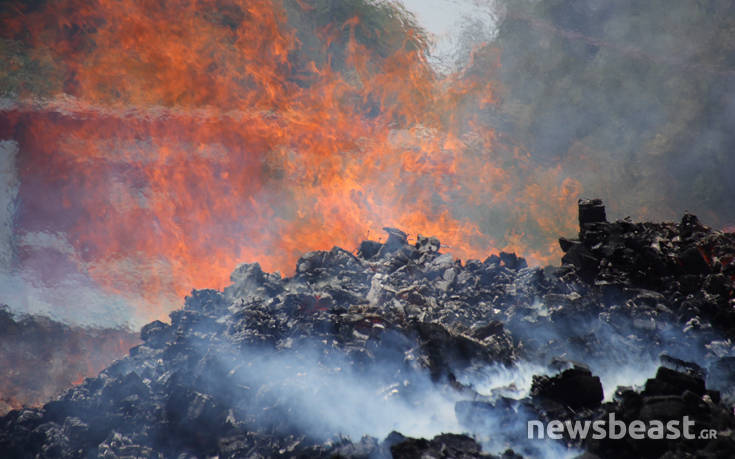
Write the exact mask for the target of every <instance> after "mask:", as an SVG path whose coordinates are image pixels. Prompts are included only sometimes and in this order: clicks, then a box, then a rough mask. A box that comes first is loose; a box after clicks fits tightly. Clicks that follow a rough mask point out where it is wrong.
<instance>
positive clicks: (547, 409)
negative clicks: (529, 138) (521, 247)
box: [0, 200, 735, 458]
mask: <svg viewBox="0 0 735 459" xmlns="http://www.w3.org/2000/svg"><path fill="white" fill-rule="evenodd" d="M579 206H580V207H579V210H580V212H579V223H580V233H579V237H578V238H576V239H565V238H562V239H560V241H559V242H560V244H561V247H562V250H563V251H564V252H565V255H564V257H563V259H562V265H561V266H560V267H547V268H545V269H541V268H534V267H528V266H527V264H526V262H525V261H524V260H523V259H522V258H519V257H517V256H516V255H514V254H509V253H500V254H499V256H490V257H489V258H487V259H486V260H484V261H476V260H469V261H466V262H464V263H463V262H461V261H459V260H455V259H453V258H452V256H451V255H449V254H442V253H441V251H440V247H441V246H440V242H439V241H438V240H437V239H435V238H431V237H422V236H419V237H418V238H417V241H416V243H415V244H409V243H408V241H407V237H406V234H404V233H403V232H401V231H400V230H397V229H392V228H386V231H387V232H388V237H387V240H386V241H385V242H384V243H379V242H374V241H365V242H363V243H362V244H361V245H360V247H359V250H357V252H356V254H353V253H351V252H348V251H345V250H343V249H340V248H334V249H332V250H330V251H328V252H311V253H307V254H306V255H304V256H303V257H302V258H301V259H300V260H299V262H298V265H297V267H296V273H295V275H294V276H293V277H290V278H282V277H281V276H280V275H278V274H269V273H264V272H263V271H262V270H261V269H260V267H259V265H258V264H245V265H241V266H239V267H238V268H237V269H236V270H235V272H234V273H233V274H232V285H231V286H230V287H228V288H226V289H224V291H222V292H219V291H214V290H199V291H193V292H192V293H191V295H190V296H189V297H187V299H186V303H185V305H184V307H183V309H181V310H177V311H174V312H172V313H171V324H170V325H169V324H165V323H163V322H160V321H156V322H152V323H150V324H148V325H146V326H144V327H143V328H142V330H141V339H142V340H143V344H141V345H139V346H136V347H134V348H132V349H131V350H130V354H129V355H128V356H127V357H125V358H123V359H121V360H119V361H117V362H115V363H114V364H112V365H111V366H109V367H108V368H107V369H105V370H104V371H102V372H101V373H100V374H99V376H98V377H96V378H88V379H86V380H85V381H84V382H83V383H82V384H80V385H77V386H75V387H73V388H71V389H69V390H68V391H67V392H66V393H65V394H64V395H62V396H61V397H59V398H58V399H57V400H54V401H51V402H49V403H46V404H45V405H44V406H43V407H42V408H26V409H21V410H15V411H12V412H10V413H8V414H7V415H6V416H5V417H3V418H2V419H1V420H0V451H2V452H3V457H9V458H10V457H43V458H45V457H74V458H87V457H102V458H123V457H126V458H132V457H160V458H163V457H165V458H168V457H175V458H194V457H201V458H204V457H220V458H235V457H253V458H256V457H315V456H316V457H364V458H368V457H371V458H372V457H376V458H377V457H391V456H392V457H397V458H411V457H504V458H516V457H565V456H566V457H576V456H581V455H584V457H586V458H595V457H600V458H624V457H666V458H678V457H723V458H724V457H735V434H733V429H734V428H735V415H734V414H733V403H734V402H735V345H734V344H733V342H732V340H733V338H734V337H735V293H734V289H735V234H728V233H722V232H717V231H713V230H711V229H710V228H708V227H705V226H703V225H702V224H700V222H699V221H698V220H697V218H696V217H695V216H693V215H689V214H687V215H685V216H684V217H683V218H682V220H681V222H680V223H661V224H655V223H633V222H630V221H627V220H623V221H617V222H614V223H609V222H607V221H606V217H605V210H604V207H603V206H602V203H601V202H600V201H599V200H590V201H580V203H579ZM610 416H615V417H616V418H617V419H619V420H621V421H624V422H631V421H633V420H642V421H644V422H648V421H652V420H658V421H662V422H667V421H670V420H680V419H682V418H684V417H685V416H687V417H688V418H689V419H691V420H692V421H693V423H694V428H693V430H692V431H693V432H695V433H699V432H710V433H712V434H713V435H705V436H702V437H700V436H699V435H698V436H697V438H695V439H687V438H678V439H672V438H663V439H657V438H647V439H644V440H640V439H633V438H631V437H630V436H624V437H623V438H615V439H614V438H606V439H598V438H592V437H591V436H587V437H584V438H583V437H582V436H579V435H574V434H573V433H570V432H568V431H565V432H564V434H563V438H562V439H559V440H551V439H549V438H548V437H547V438H544V439H540V438H533V439H529V436H528V428H527V427H528V421H533V420H538V421H541V422H543V423H549V422H552V421H554V420H558V421H595V420H600V419H608V418H609V417H610ZM705 437H707V438H705Z"/></svg>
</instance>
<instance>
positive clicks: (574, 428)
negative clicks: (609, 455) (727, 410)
mask: <svg viewBox="0 0 735 459" xmlns="http://www.w3.org/2000/svg"><path fill="white" fill-rule="evenodd" d="M527 429H528V438H529V439H530V440H533V439H543V438H550V439H552V440H561V439H562V438H564V433H565V432H566V434H567V438H570V439H572V440H584V439H586V438H587V437H590V436H591V437H592V438H593V439H594V440H602V439H611V440H620V439H622V438H623V437H625V436H626V435H627V436H628V437H630V438H632V439H633V440H643V439H652V440H664V439H666V440H677V439H680V438H684V439H685V440H696V439H702V440H708V439H713V438H717V431H716V430H713V429H701V430H700V431H699V432H696V433H695V432H694V421H692V420H691V419H689V416H684V418H683V419H682V420H671V421H668V422H665V423H664V422H663V421H658V420H651V421H647V422H644V421H641V420H635V421H631V422H630V423H626V422H623V421H620V420H618V419H615V413H610V416H609V417H608V418H607V419H598V420H596V421H589V420H588V421H564V422H562V421H559V420H554V421H550V422H549V423H547V424H545V425H544V423H543V422H541V421H538V420H531V421H528V424H527Z"/></svg>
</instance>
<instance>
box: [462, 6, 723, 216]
mask: <svg viewBox="0 0 735 459" xmlns="http://www.w3.org/2000/svg"><path fill="white" fill-rule="evenodd" d="M489 3H490V2H488V3H487V4H489ZM494 8H495V11H496V12H497V17H498V22H497V28H496V33H495V35H494V37H492V39H491V40H490V41H488V42H487V45H486V46H485V47H484V48H483V49H482V50H481V51H480V54H484V55H490V54H492V53H500V58H499V60H500V66H499V67H492V68H489V67H487V66H483V65H482V63H481V62H479V63H478V61H477V59H476V60H475V61H476V62H475V64H474V65H476V66H479V69H478V70H480V71H488V72H489V71H492V72H494V73H493V74H494V75H496V76H497V78H498V83H499V87H498V100H499V102H498V104H497V105H496V109H497V110H496V111H495V112H494V113H493V116H496V117H498V118H499V119H500V120H501V124H498V125H497V129H498V130H499V131H500V132H501V133H502V134H503V135H505V136H507V137H508V138H510V139H512V140H513V141H514V142H516V143H517V144H518V145H520V146H522V148H524V149H526V150H527V151H528V152H529V154H530V155H531V157H532V158H533V160H534V161H535V162H537V163H539V164H545V165H547V166H548V167H556V166H558V167H560V168H561V170H562V171H563V174H565V175H566V176H568V177H573V178H575V179H576V180H578V181H579V182H580V183H581V187H582V189H583V192H584V194H585V195H587V196H593V195H594V196H599V197H601V198H603V199H605V200H606V201H607V202H609V203H610V204H611V210H612V211H613V213H614V214H616V215H620V216H621V217H622V216H625V215H630V216H632V217H633V218H641V217H645V218H647V219H661V220H666V219H674V218H677V217H678V215H680V214H681V212H682V211H683V210H685V209H688V210H690V211H693V212H696V213H697V214H699V215H700V216H701V217H703V218H704V220H705V221H706V222H708V223H709V224H711V225H713V226H715V227H724V226H727V225H728V224H730V225H731V224H732V222H733V221H735V207H733V206H732V202H731V198H730V197H731V196H732V195H733V194H734V193H735V185H734V184H735V181H733V180H732V171H733V170H735V159H734V158H735V157H734V156H733V155H732V154H730V152H731V151H732V149H733V145H735V135H734V134H733V132H732V129H731V128H730V127H731V126H732V125H733V122H734V121H735V118H734V115H735V112H734V111H733V107H734V106H735V105H734V104H735V99H734V98H733V94H734V93H735V92H734V91H733V89H735V88H734V86H733V85H735V62H733V61H732V56H733V45H732V43H733V40H732V36H733V35H732V30H733V29H732V21H733V19H732V18H733V4H732V2H729V1H719V0H710V1H704V2H691V1H687V0H675V1H663V0H662V1H651V2H644V3H641V2H637V1H635V0H626V1H620V2H603V1H589V2H575V1H572V0H555V1H549V2H538V1H526V0H521V1H498V2H494ZM465 43H466V44H468V45H469V44H470V43H471V42H470V39H469V37H468V38H467V40H466V41H465Z"/></svg>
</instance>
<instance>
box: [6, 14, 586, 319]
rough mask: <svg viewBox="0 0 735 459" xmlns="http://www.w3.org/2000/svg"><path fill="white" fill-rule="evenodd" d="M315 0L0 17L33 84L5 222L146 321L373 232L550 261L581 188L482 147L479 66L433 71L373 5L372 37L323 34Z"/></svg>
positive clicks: (483, 96) (489, 94)
mask: <svg viewBox="0 0 735 459" xmlns="http://www.w3.org/2000/svg"><path fill="white" fill-rule="evenodd" d="M325 3H328V2H323V1H318V0H295V1H285V2H278V1H273V0H185V1H181V0H176V1H174V0H156V1H152V0H143V1H135V2H133V1H125V0H84V1H82V0H56V1H48V2H46V3H44V4H43V5H42V6H40V7H38V8H36V9H35V10H33V11H30V10H23V9H18V10H16V11H13V12H12V14H5V15H4V16H3V17H2V19H1V21H2V25H3V28H4V30H5V32H3V33H2V34H3V37H4V39H5V40H6V42H7V43H10V42H11V41H12V42H14V43H15V42H22V43H23V44H24V46H27V47H28V48H29V49H31V50H32V51H33V52H34V53H36V55H37V56H45V58H44V59H46V61H44V62H50V63H49V64H48V67H49V68H51V70H49V72H50V73H49V74H50V75H52V76H53V78H51V82H50V83H49V85H50V89H48V92H47V94H46V96H44V97H41V96H40V95H39V94H40V93H39V91H36V90H35V89H33V88H31V89H28V88H24V87H22V86H20V87H19V89H18V90H17V91H16V94H15V95H14V97H13V99H12V101H11V102H9V103H6V104H5V108H4V109H3V121H2V123H1V124H0V135H2V138H8V137H10V138H13V139H15V140H16V141H17V142H18V143H19V145H20V150H21V157H20V163H19V166H20V167H19V169H20V174H21V190H20V196H21V199H22V201H23V205H22V207H21V209H20V211H19V215H18V218H17V225H18V226H19V228H21V229H22V230H23V231H55V232H63V233H65V234H66V235H67V237H68V239H69V240H70V242H71V243H72V245H73V246H74V248H75V250H76V253H77V254H78V256H77V259H76V260H75V261H76V262H77V263H78V264H79V266H81V267H82V268H83V269H84V270H86V271H87V272H89V273H90V274H91V275H92V277H93V278H94V279H95V280H96V281H97V282H98V283H99V284H100V285H102V286H104V287H105V288H108V289H111V290H112V291H115V292H121V293H129V292H132V293H134V294H140V295H142V297H143V298H144V299H145V301H143V302H141V304H140V311H139V313H140V315H141V317H143V318H145V319H150V318H158V317H160V316H162V315H164V314H165V313H166V312H167V311H168V308H169V307H170V304H168V303H167V302H166V301H164V300H162V299H163V298H168V297H170V295H171V294H175V295H177V296H181V295H183V294H185V293H186V292H187V291H188V289H190V288H192V287H197V288H201V287H212V288H221V287H223V286H224V285H225V284H226V282H227V279H228V274H229V273H230V271H231V269H232V267H233V266H235V265H236V264H237V263H239V262H243V261H259V262H260V263H261V265H263V267H264V269H267V270H280V271H283V272H286V273H288V272H290V271H291V270H292V267H293V266H294V264H295V260H296V259H297V258H298V257H299V256H300V255H301V254H302V253H303V252H305V251H308V250H316V249H329V248H330V247H331V246H333V245H339V246H343V247H355V246H356V245H357V243H358V242H359V241H360V240H362V239H365V238H368V237H373V238H375V237H379V236H378V235H379V234H380V233H381V231H380V228H381V227H382V226H385V225H390V226H395V227H399V228H402V229H405V230H407V231H409V232H411V233H412V234H416V233H420V234H426V235H435V236H437V237H439V238H440V239H441V240H442V242H443V243H444V244H446V245H447V246H449V247H450V249H449V251H451V252H452V253H453V254H454V255H455V256H458V257H460V258H464V259H466V258H480V257H484V256H486V255H487V254H488V253H489V252H491V251H494V250H500V249H504V250H515V251H518V252H520V253H522V254H524V255H526V256H530V257H532V258H534V259H535V260H536V261H548V260H551V259H552V258H553V257H555V256H557V252H556V247H555V242H554V241H553V239H552V237H553V236H554V235H556V234H565V233H569V232H570V228H568V227H566V226H565V225H568V224H570V222H572V223H573V221H574V218H573V215H570V214H569V212H572V211H573V209H572V208H571V206H570V205H569V202H570V200H571V199H572V198H575V197H576V195H577V194H578V193H579V185H578V183H577V182H575V181H573V180H570V179H568V178H564V175H563V174H562V173H561V171H560V170H559V169H554V168H549V169H543V168H539V167H537V166H534V165H533V164H532V163H531V162H530V161H529V158H528V156H527V155H526V154H525V153H524V152H523V151H522V150H521V149H519V148H517V147H513V146H512V145H511V146H509V145H507V142H504V141H501V139H498V138H497V136H496V134H495V131H494V130H493V128H492V121H491V120H492V117H491V116H488V113H489V112H491V111H492V107H493V103H494V101H495V95H494V94H495V90H494V89H495V88H494V86H493V81H492V75H489V74H487V73H486V72H479V71H477V67H476V66H474V63H470V65H469V66H468V68H466V69H464V70H463V71H462V72H458V73H456V74H452V75H448V76H442V75H438V74H437V73H435V72H434V71H433V70H432V68H431V66H430V65H429V64H428V63H427V61H426V59H425V55H426V48H425V40H424V38H423V37H422V36H421V35H420V32H419V31H418V30H417V29H415V28H413V27H412V26H411V24H407V23H404V22H402V21H403V19H401V18H402V17H404V18H405V15H402V14H401V13H400V12H399V10H398V7H396V6H393V5H388V4H377V6H375V5H373V6H374V8H381V11H383V12H384V11H393V12H394V13H395V17H393V18H389V19H390V20H392V21H393V22H392V24H398V27H397V28H396V27H393V28H386V27H383V28H381V27H379V26H376V25H375V24H372V23H366V22H368V21H369V20H370V17H368V16H367V15H365V14H362V13H361V12H360V11H359V10H358V11H356V12H355V13H354V15H352V14H353V13H350V14H351V15H348V17H343V16H344V14H342V16H340V15H339V14H335V15H334V16H335V17H336V18H337V19H335V20H333V21H331V22H327V23H326V24H324V23H323V21H321V19H320V18H321V17H322V16H319V15H320V14H322V13H323V11H322V10H323V8H324V4H325ZM348 3H349V2H348ZM351 3H355V4H357V3H359V2H351ZM362 3H364V4H369V3H368V2H362ZM335 8H337V7H335ZM396 21H398V22H396ZM396 30H399V31H400V34H399V35H398V36H395V34H396ZM371 34H372V35H371ZM380 34H383V35H380ZM390 34H393V35H390ZM389 35H390V36H389ZM366 37H367V38H366ZM370 39H374V40H375V42H376V43H388V45H386V46H371V45H370ZM49 56H50V57H49ZM479 57H482V58H483V59H486V60H487V59H491V60H492V59H495V60H497V56H494V55H493V54H492V52H489V51H488V50H487V49H485V50H484V54H483V55H482V56H479V55H478V56H476V58H479ZM38 59H40V58H37V60H38ZM493 65H499V63H497V62H496V63H495V64H493ZM483 68H488V67H487V66H485V67H483ZM11 71H12V69H11ZM559 209H564V211H563V212H566V213H565V214H564V215H559V214H558V212H559ZM571 231H573V229H571ZM539 235H541V236H539ZM549 235H551V236H549Z"/></svg>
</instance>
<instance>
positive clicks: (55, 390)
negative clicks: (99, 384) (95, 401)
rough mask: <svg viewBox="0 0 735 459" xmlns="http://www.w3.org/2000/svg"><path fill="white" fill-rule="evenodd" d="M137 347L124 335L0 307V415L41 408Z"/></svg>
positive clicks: (133, 339)
mask: <svg viewBox="0 0 735 459" xmlns="http://www.w3.org/2000/svg"><path fill="white" fill-rule="evenodd" d="M138 343H140V340H139V339H138V336H136V334H135V333H133V332H132V331H130V330H127V329H120V328H105V329H101V328H91V327H81V326H73V325H67V324H64V323H61V322H57V321H55V320H52V319H50V318H48V317H45V316H39V315H30V314H13V313H11V312H10V310H9V308H8V307H7V306H5V305H1V304H0V368H3V371H2V372H1V373H0V415H4V414H5V413H7V412H8V411H10V410H11V409H18V408H21V407H23V406H27V405H32V406H39V405H41V404H43V403H45V402H47V401H48V400H49V399H50V398H52V397H55V396H57V395H59V394H60V393H62V392H63V391H65V390H66V389H67V388H68V387H69V386H71V385H72V384H73V383H75V382H80V381H81V380H82V379H83V378H84V377H86V376H92V375H94V374H97V373H98V372H99V371H100V370H102V369H103V368H105V367H107V366H108V365H109V364H110V363H112V362H113V361H114V360H115V359H116V358H119V357H120V356H122V355H125V353H126V352H127V349H129V348H130V347H131V346H133V345H136V344H138Z"/></svg>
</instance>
